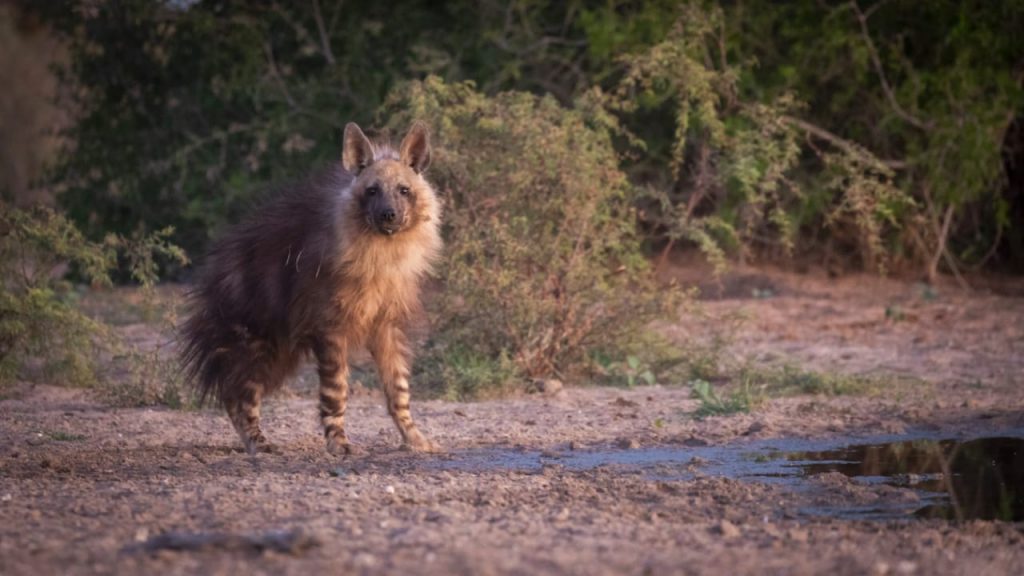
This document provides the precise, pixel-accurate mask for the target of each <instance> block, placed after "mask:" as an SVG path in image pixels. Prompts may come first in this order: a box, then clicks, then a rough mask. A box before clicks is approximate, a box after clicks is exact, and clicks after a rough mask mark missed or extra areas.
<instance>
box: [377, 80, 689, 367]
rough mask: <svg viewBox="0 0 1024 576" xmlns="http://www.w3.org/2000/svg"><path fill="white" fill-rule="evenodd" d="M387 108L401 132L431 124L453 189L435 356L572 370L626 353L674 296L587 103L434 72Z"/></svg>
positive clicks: (440, 165)
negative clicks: (593, 354) (656, 272)
mask: <svg viewBox="0 0 1024 576" xmlns="http://www.w3.org/2000/svg"><path fill="white" fill-rule="evenodd" d="M385 117H387V118H389V119H390V126H391V127H393V128H394V129H395V130H396V131H397V130H400V129H402V128H404V126H407V125H408V123H409V122H410V120H411V119H412V118H426V119H430V121H431V122H433V124H434V130H433V133H434V139H435V149H436V151H437V152H436V158H435V160H434V162H435V163H434V164H433V165H432V168H431V170H432V174H431V178H432V179H433V180H434V182H435V183H436V185H437V188H438V189H439V190H440V191H442V192H443V193H444V194H445V195H446V197H447V208H446V215H445V223H446V228H445V232H446V240H447V247H446V250H445V255H446V260H445V262H444V265H443V267H442V271H441V273H442V275H443V279H444V281H445V284H446V289H445V300H444V302H443V303H442V304H441V310H440V314H439V317H440V321H439V322H440V325H439V326H437V328H436V329H437V331H438V337H437V340H438V342H443V345H441V344H438V345H437V348H436V349H435V353H439V354H442V355H444V356H445V357H448V356H451V355H459V354H468V355H470V357H472V358H486V359H491V360H492V361H494V360H496V359H499V358H502V357H507V358H508V359H509V360H510V361H511V363H512V364H513V365H514V366H515V368H516V372H517V373H518V374H519V375H521V376H525V377H547V376H550V375H559V376H564V375H566V374H570V375H571V374H572V373H574V372H579V371H580V370H582V369H584V368H586V367H587V365H588V364H589V361H588V358H589V351H590V350H594V349H601V350H604V351H606V352H607V353H609V354H610V355H612V356H618V357H623V356H625V355H626V352H624V351H625V350H626V348H627V347H628V345H629V344H630V342H632V341H634V340H635V339H636V338H638V337H639V336H638V335H639V334H640V333H642V332H643V331H644V329H645V327H646V325H647V324H648V323H649V322H650V321H651V320H652V319H653V318H655V317H656V316H657V315H658V314H659V313H662V312H664V311H666V310H671V309H672V305H673V303H674V302H676V301H677V300H678V299H677V298H674V297H673V294H674V291H673V290H671V289H669V290H664V291H661V292H659V291H658V290H657V288H656V286H655V284H654V281H653V277H652V275H651V272H650V270H649V269H648V266H647V264H646V261H645V259H644V258H643V254H642V252H641V251H640V241H639V238H638V237H637V234H636V228H635V218H634V213H633V208H632V206H631V198H632V189H631V187H630V185H629V183H628V181H627V180H626V178H625V175H624V174H623V173H622V172H621V171H620V170H619V169H618V157H617V155H616V152H615V150H614V149H613V147H612V142H611V132H610V129H609V127H608V126H607V125H606V124H605V123H604V122H603V120H602V117H601V116H599V115H595V114H594V113H593V112H592V111H591V110H590V109H588V108H586V107H579V108H565V107H563V106H561V105H560V104H558V103H557V102H555V101H554V99H552V98H550V97H537V96H534V95H532V94H527V93H523V92H505V93H501V94H498V95H496V96H494V97H488V96H485V95H483V94H481V93H479V92H477V91H476V90H475V89H474V87H473V85H472V84H467V83H461V84H446V83H444V82H443V81H441V80H440V79H439V78H429V79H427V80H426V81H425V82H415V83H412V84H410V85H408V86H407V87H405V89H403V90H401V91H399V92H398V93H396V94H395V95H394V97H393V98H392V99H391V101H390V102H389V104H388V106H387V108H386V109H385Z"/></svg>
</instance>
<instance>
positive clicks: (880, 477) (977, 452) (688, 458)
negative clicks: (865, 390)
mask: <svg viewBox="0 0 1024 576" xmlns="http://www.w3.org/2000/svg"><path fill="white" fill-rule="evenodd" d="M868 440H869V441H870V440H871V439H868ZM877 440H878V441H874V442H871V443H862V444H852V445H844V444H841V443H840V442H839V441H835V440H832V441H816V440H801V439H774V440H764V441H757V442H750V443H745V444H733V445H726V446H704V447H693V448H691V447H679V446H660V447H652V448H641V449H637V450H622V449H608V450H587V451H560V452H536V451H527V450H514V449H512V450H507V449H483V450H475V451H466V452H461V453H457V454H453V455H450V456H449V458H447V459H444V460H436V461H433V463H432V464H429V466H431V467H436V468H442V469H447V470H460V471H470V472H488V471H513V470H515V471H521V472H540V471H542V470H544V469H545V468H546V467H549V466H555V467H560V468H563V469H566V470H575V471H580V470H594V469H599V468H600V469H606V470H611V471H615V472H618V473H622V474H643V475H645V476H646V477H648V478H651V479H655V480H665V481H678V480H689V479H692V478H694V477H696V476H697V475H698V474H702V475H705V476H721V477H728V478H737V479H744V480H750V481H756V482H764V483H773V484H782V485H784V486H787V487H790V488H792V489H797V490H811V489H819V490H820V489H821V485H820V484H818V483H815V482H814V481H813V479H814V478H815V477H816V476H818V475H820V474H825V473H835V472H838V473H840V474H843V475H845V476H847V477H849V478H851V479H852V481H854V482H856V483H858V484H864V485H878V484H883V485H888V486H897V487H900V488H905V489H908V490H911V491H913V493H914V494H915V495H916V498H914V499H913V500H912V501H910V502H906V501H904V502H902V503H896V504H891V505H888V506H886V505H876V506H857V505H851V504H849V503H847V504H846V505H838V506H829V507H819V508H815V509H808V510H805V511H804V512H805V513H807V514H813V515H827V516H835V517H841V518H853V519H894V518H912V517H919V518H943V519H949V520H960V521H963V520H969V519H984V520H1005V521H1014V522H1017V521H1024V430H1013V431H1010V432H1006V433H1004V435H1002V436H998V437H990V438H973V439H966V440H956V439H937V438H934V437H927V436H923V435H918V436H914V437H886V438H880V439H877ZM861 441H862V442H863V441H864V440H861Z"/></svg>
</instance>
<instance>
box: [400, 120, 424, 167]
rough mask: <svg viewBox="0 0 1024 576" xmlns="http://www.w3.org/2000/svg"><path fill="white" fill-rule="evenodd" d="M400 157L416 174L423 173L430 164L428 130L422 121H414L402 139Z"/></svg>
mask: <svg viewBox="0 0 1024 576" xmlns="http://www.w3.org/2000/svg"><path fill="white" fill-rule="evenodd" d="M401 159H402V163H404V164H405V165H406V166H411V167H412V169H413V170H415V171H416V173H417V174H421V173H423V171H424V170H426V169H427V167H428V166H430V130H429V129H428V128H427V125H426V124H424V123H423V122H420V121H416V122H414V123H413V125H412V128H409V133H408V134H406V135H405V138H404V139H402V148H401Z"/></svg>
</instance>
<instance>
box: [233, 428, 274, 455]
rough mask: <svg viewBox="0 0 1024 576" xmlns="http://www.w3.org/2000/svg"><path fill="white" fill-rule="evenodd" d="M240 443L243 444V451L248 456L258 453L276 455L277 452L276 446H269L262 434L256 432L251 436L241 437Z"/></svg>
mask: <svg viewBox="0 0 1024 576" xmlns="http://www.w3.org/2000/svg"><path fill="white" fill-rule="evenodd" d="M242 443H243V444H245V451H246V452H248V453H249V455H250V456H254V455H256V454H258V453H262V454H277V453H278V452H279V450H278V449H277V446H275V445H273V444H271V443H270V441H269V440H267V437H266V436H264V435H263V432H257V433H256V434H254V435H252V436H243V437H242Z"/></svg>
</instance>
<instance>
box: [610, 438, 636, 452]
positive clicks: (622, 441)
mask: <svg viewBox="0 0 1024 576" xmlns="http://www.w3.org/2000/svg"><path fill="white" fill-rule="evenodd" d="M615 446H616V447H618V448H621V449H623V450H636V449H637V448H639V447H640V442H638V441H637V439H636V438H626V437H622V438H619V439H618V440H616V441H615Z"/></svg>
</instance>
